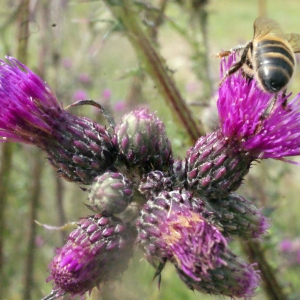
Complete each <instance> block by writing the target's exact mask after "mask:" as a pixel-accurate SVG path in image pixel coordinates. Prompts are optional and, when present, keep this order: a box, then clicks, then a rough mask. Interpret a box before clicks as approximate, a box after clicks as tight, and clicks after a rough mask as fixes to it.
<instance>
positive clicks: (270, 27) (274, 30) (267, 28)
mask: <svg viewBox="0 0 300 300" xmlns="http://www.w3.org/2000/svg"><path fill="white" fill-rule="evenodd" d="M268 34H271V35H276V36H284V33H283V31H282V29H281V27H280V26H279V24H278V23H277V22H275V21H274V20H272V19H269V18H265V17H259V18H257V19H256V20H255V21H254V38H253V39H257V38H261V37H263V36H265V35H268Z"/></svg>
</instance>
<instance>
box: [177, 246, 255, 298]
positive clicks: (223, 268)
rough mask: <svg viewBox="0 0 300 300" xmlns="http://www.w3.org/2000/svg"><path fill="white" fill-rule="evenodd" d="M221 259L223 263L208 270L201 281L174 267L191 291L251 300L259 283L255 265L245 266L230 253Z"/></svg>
mask: <svg viewBox="0 0 300 300" xmlns="http://www.w3.org/2000/svg"><path fill="white" fill-rule="evenodd" d="M221 259H222V260H223V261H224V263H223V264H220V266H218V267H217V268H215V269H211V270H208V274H205V275H202V277H201V280H194V279H193V278H191V277H190V276H187V274H186V273H185V272H184V271H183V270H182V268H181V266H179V265H176V264H175V267H176V270H177V273H178V275H179V277H180V279H181V280H182V281H183V282H184V283H185V284H186V285H187V287H188V288H189V289H191V290H196V291H199V292H201V293H204V294H214V295H224V296H228V297H231V298H235V297H237V298H244V299H251V298H252V297H253V296H254V291H255V290H256V288H257V287H258V285H259V282H260V276H259V272H258V271H256V270H255V268H254V267H255V266H256V265H255V264H254V265H253V264H252V265H249V264H246V263H245V262H243V261H242V260H241V259H239V258H238V257H237V256H236V255H235V254H233V253H232V252H231V251H227V252H226V253H224V254H223V255H221Z"/></svg>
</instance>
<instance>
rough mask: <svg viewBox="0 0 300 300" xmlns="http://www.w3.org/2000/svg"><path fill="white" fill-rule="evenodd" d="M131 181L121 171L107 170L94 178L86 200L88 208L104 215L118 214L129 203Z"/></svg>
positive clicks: (131, 191) (131, 190) (131, 193)
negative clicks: (89, 204)
mask: <svg viewBox="0 0 300 300" xmlns="http://www.w3.org/2000/svg"><path fill="white" fill-rule="evenodd" d="M132 195H133V187H132V183H131V182H130V181H129V180H128V179H127V178H126V177H125V176H124V175H123V174H121V173H119V172H112V171H108V172H105V173H104V174H102V175H100V176H98V177H96V178H95V180H94V182H93V184H92V186H91V188H90V190H89V197H88V200H89V201H90V203H91V206H90V208H91V209H92V210H93V211H95V212H99V213H102V214H105V215H113V214H119V213H121V212H123V211H124V210H125V209H126V207H127V206H128V205H129V204H130V203H131V201H132Z"/></svg>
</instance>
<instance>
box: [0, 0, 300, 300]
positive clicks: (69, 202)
mask: <svg viewBox="0 0 300 300" xmlns="http://www.w3.org/2000/svg"><path fill="white" fill-rule="evenodd" d="M200 2H207V3H206V4H204V5H202V3H200ZM195 3H198V4H199V3H200V4H201V5H200V8H198V9H195V6H193V5H195ZM135 5H136V7H137V8H138V10H139V17H140V18H141V20H142V21H143V24H144V28H145V30H146V31H147V33H148V34H149V36H151V37H152V41H153V42H154V44H155V45H156V47H157V49H158V51H159V52H160V53H161V55H162V57H163V58H164V59H165V62H166V64H167V66H168V69H169V74H170V76H172V77H173V78H174V80H175V82H176V84H177V87H178V88H179V90H180V92H181V94H182V96H183V98H184V99H185V100H186V103H187V104H188V106H189V108H190V109H191V111H192V112H193V115H194V116H195V118H196V119H197V120H198V121H199V126H200V124H202V125H203V126H204V128H205V130H206V131H208V130H209V126H208V125H209V124H210V122H211V116H213V115H214V113H215V112H214V109H215V102H214V101H215V98H214V93H215V91H216V90H217V87H218V81H219V61H218V59H215V58H212V57H211V54H213V53H217V52H219V51H220V50H221V49H229V48H232V47H234V46H236V45H237V44H241V43H244V42H246V41H248V40H250V39H251V38H252V35H253V29H252V28H253V21H254V19H255V18H256V17H257V16H258V15H268V16H269V17H271V18H273V19H275V20H276V21H278V22H279V24H281V25H282V28H283V29H284V30H285V31H286V32H293V31H294V32H298V33H299V32H300V26H299V22H298V19H299V9H300V4H299V1H298V0H289V1H282V0H272V1H269V2H267V1H266V0H265V1H263V0H261V1H254V0H253V1H240V0H211V1H192V0H190V1H187V0H186V1H184V0H183V1H180V0H177V1H175V0H173V1H171V0H169V1H163V0H149V1H135ZM24 7H25V8H26V7H27V8H28V7H29V13H28V14H26V11H24ZM27 12H28V10H27ZM0 36H1V39H0V58H1V59H3V58H4V56H5V55H12V56H15V57H17V58H18V59H19V60H20V61H21V62H24V63H26V64H27V65H28V66H29V67H30V68H31V69H32V70H34V71H35V72H37V73H38V74H40V75H41V76H42V77H43V78H44V79H45V80H46V81H47V83H48V84H49V86H50V87H51V88H52V89H53V91H55V93H56V95H57V97H58V99H59V101H61V102H62V103H63V105H64V106H67V105H69V104H71V103H72V102H74V101H75V100H79V99H93V100H96V101H99V102H101V103H102V104H103V105H105V106H106V107H107V108H108V109H109V110H110V111H111V113H112V114H113V115H114V116H115V118H116V121H117V120H118V119H119V118H120V117H121V116H122V115H123V114H124V113H126V112H127V111H130V110H132V109H134V108H137V107H141V106H143V107H145V106H146V107H149V109H150V110H151V111H157V114H158V116H159V117H160V118H161V119H162V120H163V121H164V123H165V124H166V127H167V131H168V134H169V137H170V140H171V142H172V145H173V148H174V152H175V154H176V155H177V156H178V157H183V156H184V154H185V151H186V150H187V148H188V147H189V145H190V144H189V143H190V142H189V140H188V138H187V137H186V134H185V131H184V129H183V128H182V127H181V126H180V125H179V123H178V122H177V121H176V119H174V118H173V116H172V113H171V111H170V109H169V107H168V106H167V105H166V104H165V102H164V99H163V98H162V96H161V95H160V94H159V92H158V90H157V88H156V87H155V85H154V84H153V81H152V80H151V79H150V78H149V77H148V76H147V74H146V72H144V71H143V69H142V68H141V64H140V62H139V60H138V59H137V57H136V53H135V51H134V49H133V48H132V46H131V44H130V43H129V41H128V39H127V37H126V36H125V34H124V32H123V30H122V27H121V26H120V24H119V23H118V22H117V21H116V19H114V17H113V16H112V15H111V13H110V12H109V10H108V8H107V7H106V5H105V3H104V1H100V0H99V1H98V0H97V1H92V0H90V1H79V0H78V1H68V0H56V1H46V0H40V1H35V0H31V1H26V0H23V1H8V0H4V1H2V4H1V6H0ZM299 79H300V71H299V70H297V71H296V74H295V77H294V79H293V82H292V84H291V86H290V88H289V90H291V91H293V92H294V93H297V92H299V91H300V85H299ZM72 112H74V113H76V114H79V115H85V116H89V117H90V118H92V119H94V120H97V121H98V122H102V123H103V122H105V121H104V120H103V119H102V117H101V115H100V113H99V112H98V111H97V110H94V109H93V108H89V107H84V108H82V107H81V108H72ZM200 122H201V123H200ZM0 149H1V151H2V152H1V153H2V159H1V162H0V164H1V165H0V167H1V170H2V172H1V173H0V174H1V178H0V203H1V205H0V283H1V284H0V295H1V298H2V297H3V298H2V299H12V300H15V299H16V300H18V299H24V300H27V299H40V298H42V297H43V296H45V295H46V294H47V293H49V292H50V290H51V284H46V283H45V279H46V278H47V276H48V271H47V266H48V264H49V263H50V261H51V259H52V257H53V255H54V252H53V250H54V248H55V247H60V246H62V245H63V243H64V241H65V238H66V236H67V234H68V232H69V230H68V229H67V230H62V231H50V230H46V229H45V228H43V227H41V226H38V225H37V224H35V223H34V220H38V221H40V222H42V223H46V224H51V225H54V226H61V225H63V224H65V223H67V222H71V221H76V220H77V219H78V218H80V217H83V216H86V215H88V214H89V211H88V210H87V209H86V208H85V206H84V205H83V203H86V193H84V192H83V191H82V190H81V189H80V188H79V187H78V186H76V185H75V184H71V183H67V182H65V181H62V180H61V179H59V178H57V175H56V174H55V172H54V171H53V170H52V168H51V167H50V166H49V164H48V162H47V160H46V157H45V154H44V153H41V152H40V151H39V150H37V149H34V148H33V147H31V146H26V145H19V144H12V145H10V146H8V147H7V148H6V146H4V145H0ZM10 157H11V164H10V163H9V162H10ZM299 176H300V169H299V167H297V166H291V165H288V164H284V163H282V162H278V161H264V162H261V163H258V164H257V165H255V166H253V168H252V169H251V172H250V175H248V177H247V178H246V181H245V184H244V185H243V186H242V188H241V189H242V191H239V193H240V194H242V195H244V196H247V197H248V198H249V199H252V200H253V201H255V202H256V203H257V204H258V206H260V207H264V211H265V214H266V215H268V216H269V217H270V218H271V222H272V227H271V229H270V230H269V235H267V236H266V237H265V239H264V241H263V247H264V250H265V254H266V257H267V258H268V262H269V264H270V265H271V266H272V268H273V269H274V272H275V274H277V275H278V276H277V277H278V278H277V279H278V280H279V282H280V284H281V285H282V287H283V289H284V290H285V292H286V293H287V295H289V297H290V299H293V298H294V299H299V298H297V297H299V294H300V279H299V278H300V276H299V274H300V273H299V272H300V257H299V260H297V258H296V257H295V258H293V257H292V255H288V256H286V255H284V253H282V252H281V251H279V250H280V247H279V245H280V243H281V242H282V240H284V239H289V240H291V241H293V242H294V243H295V244H297V243H296V242H297V239H300V218H299V217H298V216H299V215H300V206H299V204H298V201H299V199H298V198H299V193H300V186H299V184H298V182H299ZM232 246H233V247H235V248H236V249H237V250H236V251H238V252H239V253H241V255H243V253H242V251H241V250H240V247H239V244H238V243H236V244H233V245H232ZM299 250H300V246H299ZM295 253H296V252H295ZM299 253H300V252H299ZM153 273H154V272H153V269H152V267H151V266H150V265H148V264H147V263H146V262H145V261H143V260H142V255H141V254H137V255H136V256H135V258H134V260H133V262H132V263H131V265H130V268H129V270H128V271H127V272H126V273H125V274H124V277H123V280H122V282H120V283H117V284H116V285H115V286H112V287H111V289H112V290H113V291H114V293H115V295H113V293H111V294H109V292H108V295H109V296H107V295H106V299H117V298H118V299H133V300H134V299H145V300H150V299H155V300H158V299H163V300H168V299H178V300H180V299H186V300H192V299H219V297H216V296H207V295H202V294H199V293H197V292H195V293H193V292H192V291H189V290H188V289H187V288H186V287H185V286H184V284H183V283H182V282H180V280H179V279H178V278H177V275H176V274H175V272H174V270H173V269H172V268H171V267H167V268H166V269H165V271H164V272H163V277H162V284H161V288H160V290H158V288H157V282H156V281H154V282H152V276H153ZM108 290H109V289H108ZM297 295H298V296H297ZM114 297H115V298H114ZM90 298H91V299H102V298H101V297H100V296H99V294H98V292H97V291H94V292H93V293H92V295H91V296H90ZM222 298H224V297H222ZM255 299H256V300H259V299H267V298H266V296H265V294H264V293H263V290H262V289H261V290H260V291H258V295H257V297H255Z"/></svg>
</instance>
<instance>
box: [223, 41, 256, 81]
mask: <svg viewBox="0 0 300 300" xmlns="http://www.w3.org/2000/svg"><path fill="white" fill-rule="evenodd" d="M239 47H240V46H239ZM250 47H252V41H251V42H249V43H248V44H246V46H244V50H243V53H242V56H241V59H240V60H239V61H238V62H236V63H235V64H234V65H233V66H231V67H230V69H229V70H228V71H227V72H226V74H225V76H224V77H223V78H222V80H221V82H220V85H221V84H222V83H223V82H224V80H225V79H226V78H227V77H228V76H230V75H231V74H233V73H235V72H236V71H238V70H239V69H240V68H241V67H242V66H243V64H244V63H245V62H246V60H247V54H248V51H249V49H250ZM233 49H237V50H238V49H239V48H238V47H236V48H233ZM237 50H235V51H237Z"/></svg>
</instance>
